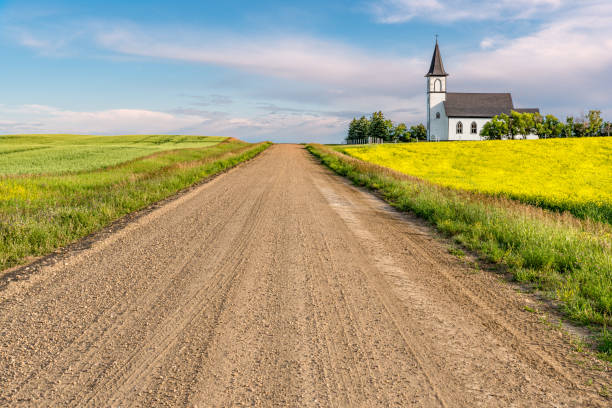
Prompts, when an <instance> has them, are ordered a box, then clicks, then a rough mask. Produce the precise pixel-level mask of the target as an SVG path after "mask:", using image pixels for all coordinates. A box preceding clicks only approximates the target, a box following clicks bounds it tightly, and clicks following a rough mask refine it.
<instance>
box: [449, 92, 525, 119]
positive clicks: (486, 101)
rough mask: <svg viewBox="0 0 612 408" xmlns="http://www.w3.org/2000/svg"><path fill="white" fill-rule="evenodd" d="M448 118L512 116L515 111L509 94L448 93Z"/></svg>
mask: <svg viewBox="0 0 612 408" xmlns="http://www.w3.org/2000/svg"><path fill="white" fill-rule="evenodd" d="M444 110H445V112H446V116H448V117H463V118H492V117H493V116H495V115H500V114H502V113H505V114H506V115H509V114H510V111H512V110H515V111H519V110H518V109H514V104H513V103H512V95H510V94H509V93H456V92H448V93H447V94H446V101H444Z"/></svg>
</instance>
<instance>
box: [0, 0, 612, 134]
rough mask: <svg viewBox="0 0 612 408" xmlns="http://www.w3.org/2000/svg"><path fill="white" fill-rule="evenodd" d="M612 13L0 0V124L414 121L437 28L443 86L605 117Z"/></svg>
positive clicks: (322, 128) (510, 5)
mask: <svg viewBox="0 0 612 408" xmlns="http://www.w3.org/2000/svg"><path fill="white" fill-rule="evenodd" d="M83 3H86V4H83ZM610 21H612V2H610V1H609V0H586V1H579V2H577V1H565V0H531V1H527V0H513V1H511V0H498V1H496V2H489V1H473V0H454V1H448V0H363V1H359V0H356V1H344V0H340V1H318V0H315V1H308V2H306V1H304V2H295V1H294V2H291V1H272V0H264V1H257V2H251V1H249V2H247V1H232V0H230V1H223V2H219V1H214V2H213V1H210V2H208V1H173V2H169V1H154V0H149V1H146V2H145V1H129V2H126V1H113V0H107V1H88V2H75V1H55V2H50V1H46V2H35V1H28V0H20V1H2V0H0V55H1V56H2V58H1V60H0V61H2V62H1V63H0V133H4V134H13V133H56V132H58V133H59V132H69V133H95V134H128V133H129V134H133V133H171V134H174V133H181V134H202V135H224V136H234V137H238V138H241V139H243V140H248V141H256V140H264V139H268V140H273V141H277V142H283V141H286V142H299V141H320V142H337V141H340V140H341V139H342V138H343V136H344V133H345V129H346V126H347V123H348V121H350V119H351V118H352V117H353V116H358V115H361V114H368V113H371V112H372V111H374V110H379V109H382V110H383V111H384V112H385V113H386V114H387V116H388V117H390V118H391V119H392V120H394V121H396V122H406V123H408V124H415V123H419V122H423V121H424V120H425V94H424V89H425V79H424V78H423V75H424V74H425V72H426V71H427V68H428V64H429V60H430V58H431V53H432V50H433V41H434V34H439V35H440V46H441V50H442V55H443V58H444V64H445V67H446V70H447V71H448V72H449V73H450V74H451V76H450V78H449V83H448V89H449V91H454V92H460V91H464V92H465V91H468V92H512V93H513V98H514V101H515V105H517V106H520V107H540V109H541V110H542V112H543V113H553V114H555V115H558V116H560V117H563V118H564V117H565V116H566V115H580V114H582V113H583V112H585V111H588V110H589V109H594V108H597V109H601V110H602V111H603V112H604V116H606V117H607V118H610V117H612V82H611V81H610V80H609V79H610V78H612V27H611V26H610Z"/></svg>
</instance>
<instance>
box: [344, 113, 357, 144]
mask: <svg viewBox="0 0 612 408" xmlns="http://www.w3.org/2000/svg"><path fill="white" fill-rule="evenodd" d="M358 124H359V122H358V121H357V119H355V118H353V120H351V123H349V128H348V134H347V135H346V140H355V139H356V137H355V135H356V131H357V126H358Z"/></svg>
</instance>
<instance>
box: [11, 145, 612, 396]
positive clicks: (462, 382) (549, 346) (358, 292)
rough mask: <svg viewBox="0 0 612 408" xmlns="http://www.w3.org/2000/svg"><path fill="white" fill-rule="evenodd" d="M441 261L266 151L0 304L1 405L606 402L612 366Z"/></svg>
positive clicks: (515, 301)
mask: <svg viewBox="0 0 612 408" xmlns="http://www.w3.org/2000/svg"><path fill="white" fill-rule="evenodd" d="M446 248H447V247H445V244H444V243H443V242H441V241H440V240H439V239H438V238H437V235H436V234H434V233H433V232H432V231H431V230H430V229H429V228H428V227H427V226H425V225H424V224H423V223H422V222H420V221H418V220H415V219H413V218H411V217H409V216H404V215H400V214H398V213H397V212H395V211H393V210H392V209H391V208H389V206H387V205H386V204H384V203H383V202H382V201H381V200H379V199H377V198H375V197H374V196H372V195H370V194H368V193H365V192H363V191H361V190H359V189H357V188H354V187H352V186H350V185H349V184H348V183H347V182H346V181H345V180H343V179H341V178H340V177H337V176H336V175H334V174H332V173H331V172H330V171H328V170H327V169H325V168H324V167H322V166H321V165H319V164H318V163H317V162H316V160H314V159H313V158H312V157H311V156H310V155H308V153H307V152H306V151H305V150H304V149H303V148H301V147H299V146H290V145H277V146H273V147H271V148H270V149H268V150H267V151H265V152H264V153H262V154H261V155H260V156H259V157H258V158H256V159H255V160H253V161H251V162H248V163H246V164H244V165H242V166H240V167H239V168H236V169H234V170H232V171H230V172H228V173H226V174H224V175H222V176H220V177H218V178H216V179H215V180H213V181H212V182H210V183H208V184H205V185H202V186H200V187H197V188H195V189H193V190H191V191H189V192H188V193H186V194H185V195H183V196H181V197H178V198H177V199H176V200H174V201H171V202H169V203H167V204H165V205H163V206H161V207H160V208H158V209H155V210H154V211H152V212H151V213H149V214H147V215H146V216H144V217H142V218H140V219H137V220H136V221H135V222H133V223H131V224H128V225H127V226H126V227H124V228H123V229H121V230H120V231H117V232H115V233H113V234H110V235H108V236H106V237H104V238H102V239H101V240H100V241H99V242H96V243H95V244H94V245H93V246H92V247H91V248H88V249H84V250H80V251H78V252H75V253H74V254H72V255H71V256H69V257H68V258H66V259H65V260H64V261H62V262H61V263H59V264H56V265H53V266H45V267H43V268H42V269H41V270H40V271H38V272H36V273H34V274H32V275H31V276H29V278H28V279H27V280H23V281H16V282H11V283H10V284H9V285H8V286H7V287H6V288H4V290H2V291H0V405H7V406H33V405H34V406H236V405H248V406H338V407H344V406H363V407H366V406H367V407H372V406H424V407H439V406H466V407H476V406H487V407H489V406H551V407H582V406H595V407H598V406H601V407H605V406H609V404H610V400H609V399H608V397H606V396H604V395H603V392H601V391H602V390H603V389H604V387H607V389H608V390H609V389H610V388H612V384H610V382H611V374H610V371H609V366H606V365H601V364H599V363H597V362H596V361H594V360H591V359H589V357H588V356H585V355H581V354H580V353H577V352H576V351H575V350H574V348H573V347H572V345H571V343H570V341H569V339H568V337H567V336H565V335H563V334H562V333H561V332H559V331H558V330H555V329H550V328H549V327H548V326H546V325H543V324H542V323H540V322H539V319H538V316H537V315H534V314H530V313H526V312H525V311H524V309H523V306H524V305H525V302H527V301H528V300H529V298H528V297H527V296H525V295H523V294H520V293H516V292H515V291H514V290H513V289H512V287H511V285H508V284H506V283H503V282H501V281H500V279H499V278H497V277H496V276H495V275H494V274H492V273H489V272H483V271H477V270H474V269H472V268H470V267H469V266H467V264H466V263H465V262H462V261H460V260H458V259H457V258H455V257H452V256H451V255H449V254H448V251H447V249H446ZM600 394H601V395H600Z"/></svg>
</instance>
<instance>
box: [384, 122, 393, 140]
mask: <svg viewBox="0 0 612 408" xmlns="http://www.w3.org/2000/svg"><path fill="white" fill-rule="evenodd" d="M385 127H386V128H387V138H386V139H385V142H392V141H393V122H392V121H391V120H390V119H386V120H385Z"/></svg>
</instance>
